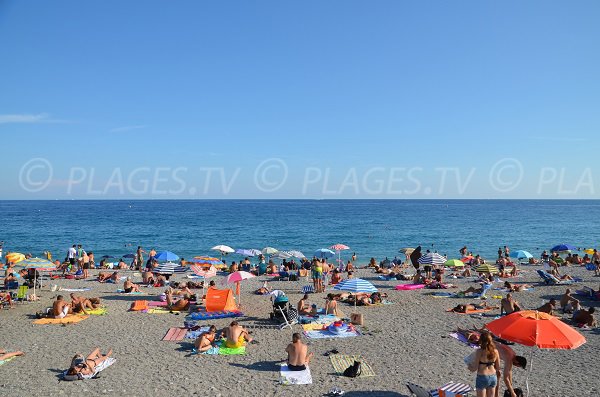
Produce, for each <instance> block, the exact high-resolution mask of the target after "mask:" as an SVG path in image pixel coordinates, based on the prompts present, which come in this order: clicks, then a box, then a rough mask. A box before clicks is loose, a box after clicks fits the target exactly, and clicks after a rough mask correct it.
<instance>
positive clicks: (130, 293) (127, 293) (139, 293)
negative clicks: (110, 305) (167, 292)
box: [117, 289, 148, 295]
mask: <svg viewBox="0 0 600 397" xmlns="http://www.w3.org/2000/svg"><path fill="white" fill-rule="evenodd" d="M117 293H119V294H123V295H148V294H147V293H145V292H141V291H140V292H125V290H124V289H118V290H117Z"/></svg>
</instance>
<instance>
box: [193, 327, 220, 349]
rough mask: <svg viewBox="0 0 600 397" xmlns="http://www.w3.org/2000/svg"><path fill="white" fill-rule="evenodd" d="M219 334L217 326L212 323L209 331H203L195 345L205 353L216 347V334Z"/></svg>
mask: <svg viewBox="0 0 600 397" xmlns="http://www.w3.org/2000/svg"><path fill="white" fill-rule="evenodd" d="M216 335H217V327H215V326H214V325H211V326H210V327H208V331H206V332H203V333H202V334H201V335H200V336H199V337H198V338H196V340H195V341H194V347H195V348H196V351H197V352H198V353H204V352H207V351H209V350H210V349H212V348H213V347H215V336H216Z"/></svg>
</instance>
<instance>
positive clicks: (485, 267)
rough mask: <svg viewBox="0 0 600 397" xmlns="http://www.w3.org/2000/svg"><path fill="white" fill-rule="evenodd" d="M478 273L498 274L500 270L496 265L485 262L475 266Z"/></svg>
mask: <svg viewBox="0 0 600 397" xmlns="http://www.w3.org/2000/svg"><path fill="white" fill-rule="evenodd" d="M475 271H476V272H477V273H490V274H498V273H500V271H499V270H498V268H497V267H496V266H494V265H490V264H488V263H483V264H481V265H479V266H477V267H476V268H475Z"/></svg>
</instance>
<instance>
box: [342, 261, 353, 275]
mask: <svg viewBox="0 0 600 397" xmlns="http://www.w3.org/2000/svg"><path fill="white" fill-rule="evenodd" d="M344 270H345V271H346V273H347V272H352V271H354V264H353V263H352V262H351V261H348V263H346V268H345V269H344Z"/></svg>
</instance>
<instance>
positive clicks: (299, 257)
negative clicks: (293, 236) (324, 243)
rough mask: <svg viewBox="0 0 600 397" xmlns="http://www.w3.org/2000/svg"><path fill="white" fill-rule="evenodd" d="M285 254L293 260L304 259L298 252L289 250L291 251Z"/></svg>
mask: <svg viewBox="0 0 600 397" xmlns="http://www.w3.org/2000/svg"><path fill="white" fill-rule="evenodd" d="M287 253H288V254H290V255H291V256H293V257H294V258H298V259H302V258H306V256H304V254H303V253H302V252H300V251H296V250H291V251H288V252H287Z"/></svg>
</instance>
